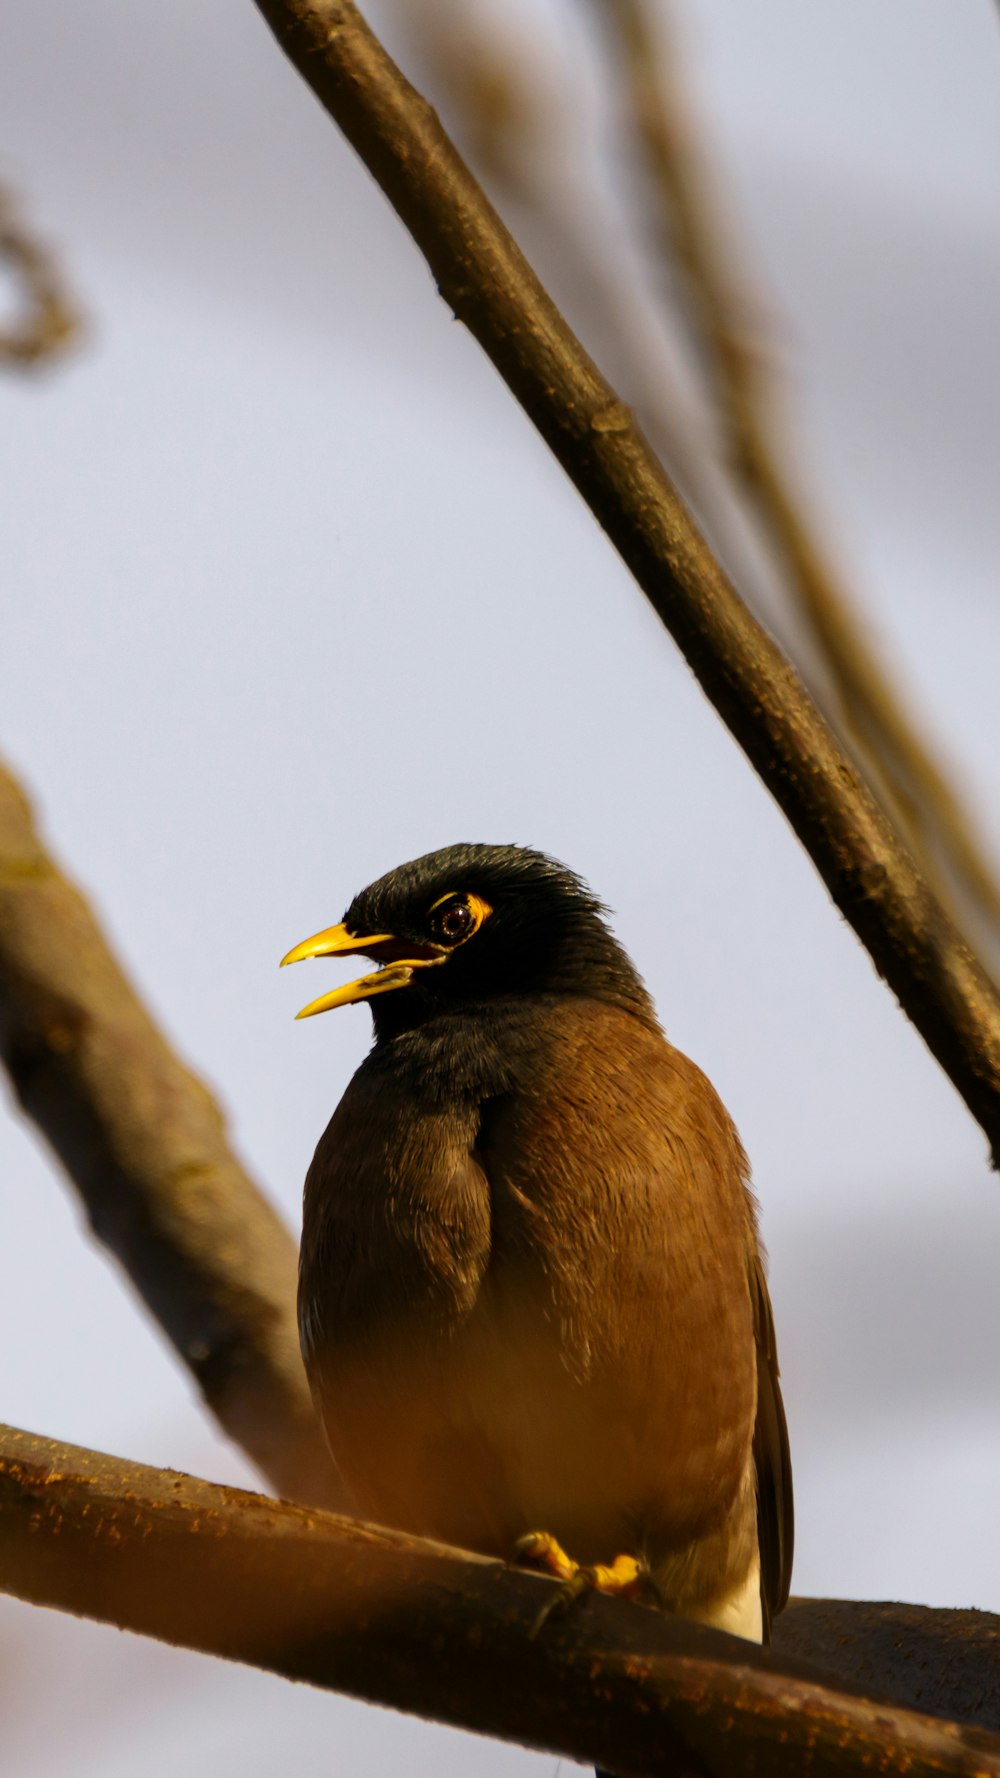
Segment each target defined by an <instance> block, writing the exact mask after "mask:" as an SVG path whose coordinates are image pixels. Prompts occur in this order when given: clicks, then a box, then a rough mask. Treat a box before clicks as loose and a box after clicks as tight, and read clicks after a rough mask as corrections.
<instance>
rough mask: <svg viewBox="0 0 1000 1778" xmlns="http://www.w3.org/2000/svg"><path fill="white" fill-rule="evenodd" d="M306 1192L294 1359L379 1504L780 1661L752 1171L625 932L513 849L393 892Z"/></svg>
mask: <svg viewBox="0 0 1000 1778" xmlns="http://www.w3.org/2000/svg"><path fill="white" fill-rule="evenodd" d="M354 955H361V956H364V957H369V958H371V959H373V960H374V961H375V962H376V963H377V964H378V965H379V967H378V968H377V970H375V971H374V972H372V973H370V974H366V975H363V976H362V977H361V978H360V979H359V980H357V981H352V982H350V983H349V984H347V985H346V986H343V987H339V988H334V989H333V990H332V991H331V992H330V993H327V994H324V995H322V996H321V997H320V998H319V999H318V1000H314V1001H313V1002H312V1003H311V1004H310V1005H309V1006H307V1007H304V1008H303V1011H302V1012H301V1013H300V1014H299V1017H300V1018H304V1017H307V1016H310V1015H312V1014H314V1013H319V1012H325V1011H326V1010H327V1009H329V1008H331V1007H336V1006H348V1005H351V1004H352V1003H353V1002H355V1001H361V1000H366V1001H368V1002H370V1005H371V1012H372V1018H373V1020H374V1027H375V1042H374V1047H373V1049H372V1051H371V1053H370V1054H369V1056H368V1058H367V1060H366V1061H364V1062H363V1063H362V1065H361V1067H360V1068H359V1069H358V1071H357V1073H356V1074H355V1076H354V1078H353V1080H352V1081H351V1083H350V1085H349V1087H348V1088H347V1091H346V1093H345V1094H344V1097H343V1099H342V1100H341V1102H340V1104H339V1106H338V1107H337V1109H336V1111H335V1112H334V1115H333V1117H332V1119H331V1121H330V1123H329V1125H328V1127H327V1129H326V1131H325V1133H324V1135H323V1136H322V1137H321V1139H320V1142H319V1146H318V1148H317V1150H316V1155H315V1158H314V1160H313V1163H312V1166H311V1167H310V1169H309V1174H308V1177H307V1180H306V1187H305V1206H304V1217H303V1231H302V1253H301V1265H300V1279H299V1324H300V1331H301V1337H302V1350H303V1354H304V1357H305V1363H306V1368H307V1370H308V1373H309V1377H310V1381H311V1384H312V1388H313V1393H314V1396H315V1399H316V1402H317V1405H318V1408H319V1412H320V1414H321V1416H322V1419H323V1423H324V1426H325V1428H326V1433H327V1438H328V1440H329V1444H330V1448H331V1451H332V1453H333V1456H334V1459H335V1461H336V1463H337V1465H338V1468H339V1469H340V1470H341V1472H342V1474H343V1476H344V1478H345V1480H346V1481H347V1483H348V1485H349V1487H350V1488H351V1490H352V1492H353V1494H354V1496H355V1499H356V1501H357V1504H358V1507H359V1509H360V1510H361V1511H362V1512H363V1513H364V1514H365V1515H366V1516H368V1517H370V1518H373V1519H376V1520H379V1521H381V1522H382V1523H384V1524H388V1525H394V1526H398V1527H400V1528H402V1529H408V1530H411V1531H414V1532H419V1533H423V1534H426V1535H429V1536H433V1537H436V1538H439V1539H442V1540H444V1541H446V1542H449V1543H453V1544H459V1545H462V1546H464V1547H466V1548H469V1549H473V1550H478V1551H481V1552H483V1553H486V1554H494V1555H497V1556H501V1557H506V1558H511V1557H512V1556H519V1557H520V1558H521V1559H526V1560H528V1561H532V1562H534V1563H537V1564H540V1565H541V1566H544V1567H547V1568H549V1569H550V1570H551V1571H552V1572H553V1573H556V1574H558V1575H560V1576H561V1577H562V1578H563V1580H564V1581H566V1582H567V1583H568V1584H569V1587H570V1589H571V1590H572V1589H574V1588H578V1587H582V1586H583V1585H596V1586H599V1587H601V1588H603V1589H605V1590H608V1591H623V1592H635V1591H638V1590H641V1589H643V1588H645V1589H646V1590H647V1592H649V1593H650V1594H651V1595H652V1596H653V1597H655V1598H656V1599H657V1600H658V1601H659V1602H660V1603H661V1604H662V1605H663V1606H664V1607H665V1608H666V1609H668V1610H670V1611H674V1612H678V1613H680V1614H682V1615H683V1616H686V1617H690V1618H694V1619H698V1620H700V1621H701V1622H703V1623H708V1624H714V1625H717V1626H719V1627H720V1628H723V1629H727V1630H730V1631H732V1632H734V1633H735V1634H737V1635H741V1636H746V1637H751V1638H754V1639H757V1640H760V1639H761V1638H762V1637H765V1638H766V1636H767V1633H768V1626H769V1622H770V1618H771V1616H772V1615H773V1614H774V1613H775V1612H777V1611H779V1610H780V1609H781V1607H782V1605H783V1604H784V1603H785V1600H786V1599H787V1596H788V1581H789V1570H790V1565H791V1552H792V1494H791V1473H790V1467H789V1456H788V1440H787V1433H786V1430H785V1419H784V1413H783V1410H782V1404H781V1395H780V1392H779V1387H778V1365H777V1357H776V1352H775V1343H774V1332H773V1327H772V1321H771V1308H770V1303H769V1300H768V1294H767V1287H766V1284H765V1281H764V1271H763V1265H762V1260H761V1252H760V1247H759V1244H758V1240H757V1228H756V1212H755V1205H754V1200H753V1197H752V1195H751V1192H750V1188H749V1183H748V1171H747V1163H746V1159H745V1156H744V1154H743V1150H742V1148H741V1146H740V1142H739V1138H738V1137H737V1134H736V1131H735V1129H734V1128H733V1125H732V1123H731V1121H730V1119H729V1117H728V1115H727V1113H726V1111H725V1109H724V1107H723V1105H722V1104H721V1102H720V1100H719V1098H718V1096H717V1095H716V1093H715V1091H714V1089H713V1088H712V1086H711V1084H710V1083H709V1081H708V1080H707V1079H706V1078H705V1076H704V1075H703V1074H702V1073H701V1072H700V1070H699V1069H698V1068H696V1067H695V1065H694V1063H693V1062H690V1061H689V1060H688V1059H687V1057H686V1056H684V1055H682V1054H681V1053H680V1052H679V1051H678V1050H676V1049H674V1048H672V1046H671V1045H670V1044H669V1043H668V1042H667V1041H666V1039H665V1038H664V1036H663V1033H662V1031H661V1029H660V1026H659V1024H658V1023H657V1020H656V1015H655V1013H654V1011H653V1006H652V1003H651V1001H650V998H649V995H648V994H647V992H646V989H645V988H644V986H643V983H642V981H641V979H640V977H639V975H638V974H637V972H636V970H635V968H634V967H633V965H632V963H631V962H630V960H629V958H628V956H627V955H626V953H625V951H624V950H623V949H622V947H621V945H620V944H619V943H618V941H617V940H616V939H615V938H614V936H613V935H612V933H611V932H610V931H609V929H608V927H607V925H606V924H605V920H604V910H603V909H602V907H601V905H600V903H599V902H597V901H596V900H595V899H594V898H593V896H592V895H591V894H590V893H589V892H588V890H587V889H586V887H585V886H584V884H583V883H582V882H581V881H580V879H579V878H578V877H576V876H575V875H574V874H573V873H572V872H571V871H569V870H567V869H566V868H564V867H563V866H562V865H560V864H557V863H555V862H553V860H551V859H549V858H546V857H544V856H543V855H542V854H541V853H538V852H533V851H528V850H524V849H521V848H519V847H515V846H472V845H468V846H452V847H449V848H447V849H445V850H443V851H440V852H432V853H430V854H428V855H427V856H426V857H424V858H418V859H416V860H415V861H414V862H412V863H410V864H405V865H402V866H401V867H400V868H399V869H398V870H394V871H390V873H389V874H388V875H387V876H385V877H382V878H381V879H380V880H379V881H378V882H376V883H373V884H372V885H371V887H370V888H368V889H365V890H364V891H363V892H362V893H361V894H360V895H358V896H357V897H356V898H355V900H354V901H353V902H352V903H351V906H350V907H349V908H348V910H347V913H346V915H345V917H344V921H343V923H342V924H341V925H339V926H333V927H330V928H329V929H327V930H326V931H324V932H320V933H317V935H316V936H315V937H314V938H310V939H306V940H305V942H304V943H303V944H300V945H297V946H296V947H295V949H294V950H292V951H290V952H289V954H288V956H287V957H286V958H285V959H284V961H285V962H286V963H293V962H299V961H301V960H302V959H304V958H307V957H330V956H335V957H336V956H339V957H349V956H354Z"/></svg>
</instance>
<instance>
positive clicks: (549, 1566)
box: [514, 1531, 649, 1640]
mask: <svg viewBox="0 0 1000 1778" xmlns="http://www.w3.org/2000/svg"><path fill="white" fill-rule="evenodd" d="M514 1559H515V1561H519V1562H524V1563H527V1564H529V1565H530V1566H531V1567H533V1568H544V1569H545V1570H546V1571H547V1572H548V1573H549V1574H551V1575H553V1576H554V1577H555V1579H556V1580H559V1581H562V1586H561V1587H560V1588H559V1589H558V1591H557V1592H555V1593H553V1595H552V1597H551V1598H550V1599H547V1600H546V1601H545V1604H544V1605H543V1606H542V1609H541V1611H540V1612H539V1613H538V1616H537V1617H536V1619H535V1621H534V1623H533V1624H532V1626H531V1630H530V1631H529V1635H530V1637H531V1638H532V1640H533V1639H534V1638H535V1637H536V1636H537V1635H538V1632H539V1630H540V1629H541V1628H542V1625H543V1624H544V1623H545V1622H546V1620H547V1619H548V1618H549V1617H551V1615H552V1613H553V1612H554V1611H565V1609H566V1607H567V1606H568V1605H571V1604H572V1602H573V1600H574V1599H579V1598H580V1595H581V1594H582V1593H591V1592H593V1593H611V1594H618V1595H620V1596H621V1597H622V1598H625V1599H634V1598H635V1597H636V1596H637V1595H638V1594H639V1593H641V1592H642V1591H643V1589H644V1587H645V1586H646V1585H647V1584H648V1581H649V1570H648V1569H647V1567H646V1565H645V1563H643V1562H640V1561H639V1560H638V1559H637V1558H636V1557H635V1556H616V1557H615V1559H614V1561H613V1562H611V1563H610V1564H609V1563H604V1562H592V1563H580V1562H574V1560H573V1558H572V1556H567V1554H566V1551H565V1550H564V1549H563V1547H562V1544H561V1543H559V1541H558V1539H557V1538H555V1537H553V1536H552V1533H551V1532H550V1531H529V1532H527V1533H526V1535H525V1536H524V1537H519V1538H518V1540H517V1542H516V1544H515V1545H514Z"/></svg>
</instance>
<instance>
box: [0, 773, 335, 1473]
mask: <svg viewBox="0 0 1000 1778" xmlns="http://www.w3.org/2000/svg"><path fill="white" fill-rule="evenodd" d="M0 1057H2V1060H3V1062H4V1064H5V1066H6V1068H7V1071H8V1073H9V1075H10V1079H11V1081H12V1083H13V1086H14V1090H15V1092H16V1093H17V1096H18V1098H19V1100H20V1102H21V1105H22V1107H23V1109H24V1110H25V1112H26V1113H27V1114H28V1116H29V1117H30V1118H32V1119H33V1121H34V1122H35V1124H37V1126H38V1128H39V1129H40V1130H41V1132H42V1134H43V1135H44V1136H45V1137H46V1139H47V1140H48V1142H49V1143H50V1144H51V1146H52V1147H53V1148H54V1149H55V1151H56V1153H57V1155H58V1156H59V1159H60V1160H61V1161H62V1163H63V1166H64V1167H65V1169H66V1171H67V1173H68V1174H69V1176H70V1178H71V1179H72V1180H73V1183H74V1184H75V1186H76V1188H77V1190H78V1192H79V1193H80V1196H81V1198H82V1200H83V1203H84V1205H85V1206H86V1209H87V1213H88V1215H89V1217H90V1221H91V1225H92V1227H93V1229H94V1232H95V1234H96V1235H97V1236H98V1238H99V1239H100V1240H101V1241H103V1242H104V1244H105V1246H106V1247H108V1248H110V1250H111V1252H112V1253H113V1254H114V1255H115V1257H116V1258H117V1259H118V1260H119V1261H120V1262H121V1264H122V1265H123V1266H124V1267H125V1269H126V1271H127V1272H128V1273H129V1275H130V1277H131V1279H132V1281H133V1283H134V1284H135V1285H136V1288H137V1289H138V1290H139V1292H140V1294H141V1295H142V1296H143V1298H144V1299H145V1302H146V1304H147V1306H148V1307H149V1308H150V1309H151V1310H152V1312H153V1314H154V1315H155V1316H156V1318H157V1320H158V1321H159V1323H160V1325H161V1327H162V1328H163V1329H164V1331H165V1333H166V1334H167V1336H168V1337H169V1339H170V1340H171V1341H172V1343H173V1345H174V1346H175V1348H176V1350H177V1351H178V1353H179V1354H180V1356H181V1358H183V1360H184V1362H185V1364H187V1366H188V1368H189V1369H190V1370H191V1371H192V1372H193V1374H194V1376H195V1378H196V1379H197V1382H198V1384H199V1386H200V1388H201V1391H202V1393H203V1395H204V1397H205V1400H206V1401H207V1403H208V1405H209V1407H210V1408H211V1409H212V1411H213V1413H214V1414H215V1415H216V1417H217V1419H218V1420H219V1421H220V1422H221V1424H222V1426H223V1427H224V1428H225V1430H226V1432H228V1433H229V1435H230V1437H231V1438H234V1439H235V1440H236V1441H237V1443H239V1444H240V1445H242V1446H243V1448H244V1450H245V1451H246V1452H247V1453H248V1455H249V1456H250V1457H251V1458H252V1460H253V1461H254V1462H255V1463H256V1464H257V1465H258V1467H259V1468H260V1470H261V1472H262V1473H263V1474H264V1475H265V1476H266V1477H267V1478H268V1480H269V1481H270V1482H271V1483H272V1485H273V1486H274V1487H275V1488H277V1489H279V1490H281V1491H282V1492H284V1493H287V1494H290V1495H292V1496H294V1497H295V1498H297V1499H300V1500H309V1501H322V1502H324V1503H325V1504H341V1503H342V1500H341V1497H340V1496H338V1494H337V1492H336V1477H335V1472H334V1470H333V1466H332V1463H331V1461H330V1459H329V1457H328V1456H327V1454H326V1451H325V1449H324V1447H323V1444H322V1441H321V1437H320V1434H319V1430H318V1427H317V1423H316V1419H315V1415H314V1413H313V1409H312V1403H311V1401H310V1398H309V1390H308V1387H307V1384H306V1379H305V1373H304V1371H303V1368H302V1363H301V1359H300V1357H299V1347H298V1335H297V1331H296V1326H295V1276H296V1251H295V1243H294V1242H293V1240H292V1238H291V1236H290V1235H289V1233H288V1231H287V1230H286V1229H285V1227H284V1225H283V1224H282V1223H281V1221H280V1219H279V1218H278V1216H277V1215H276V1213H275V1212H274V1210H272V1208H271V1206H270V1205H269V1204H268V1203H267V1202H266V1200H265V1199H264V1198H263V1197H262V1196H261V1194H260V1193H259V1192H258V1190H257V1188H256V1187H255V1186H254V1185H253V1183H252V1182H251V1180H250V1179H249V1178H248V1177H247V1175H246V1173H245V1172H244V1171H243V1168H242V1167H241V1166H240V1164H239V1162H238V1161H237V1160H236V1158H235V1156H234V1155H233V1153H232V1151H231V1150H230V1148H229V1147H228V1144H227V1142H226V1136H225V1129H224V1125H223V1119H222V1114H221V1112H220V1111H219V1108H218V1106H217V1105H216V1103H215V1101H214V1100H213V1098H212V1097H211V1095H210V1093H209V1092H208V1091H207V1089H206V1088H205V1087H204V1086H203V1085H202V1083H201V1082H200V1081H199V1080H197V1079H196V1078H195V1076H194V1075H193V1074H190V1073H189V1072H188V1071H187V1069H186V1068H185V1067H184V1066H183V1065H182V1063H181V1062H180V1061H178V1059H177V1057H176V1056H175V1055H174V1054H173V1052H172V1051H171V1050H170V1048H169V1047H168V1045H167V1043H166V1041H165V1039H164V1038H163V1037H162V1036H161V1034H160V1032H159V1031H158V1030H157V1028H156V1026H155V1025H154V1023H153V1021H152V1019H151V1018H150V1015H149V1013H148V1012H147V1011H146V1009H145V1007H144V1006H143V1005H142V1003H141V1002H140V1000H139V999H138V998H137V996H136V994H135V992H134V990H133V988H132V987H131V985H130V983H129V982H128V980H127V979H126V977H125V975H124V974H123V972H122V970H121V968H120V967H119V965H118V963H117V962H116V961H115V958H114V956H113V955H112V953H111V951H110V949H109V947H108V944H107V941H106V940H105V938H104V936H103V934H102V933H101V931H100V928H99V927H98V925H97V922H96V920H95V918H94V915H93V914H92V913H91V911H90V909H89V908H88V906H87V904H86V902H85V901H84V899H83V897H82V896H81V895H80V893H79V892H78V891H77V890H76V889H75V888H74V887H73V886H72V884H70V883H69V882H68V881H67V880H66V878H65V877H64V876H63V875H62V873H61V872H60V870H59V869H58V866H57V865H56V864H55V863H54V862H53V860H52V859H51V858H50V857H49V855H48V853H47V852H46V851H45V848H44V846H43V845H42V842H41V840H40V839H39V837H38V834H37V832H36V831H35V828H34V825H33V823H32V819H31V811H30V808H29V806H28V803H27V800H26V798H25V796H24V794H23V792H22V791H21V790H20V788H19V786H18V785H17V784H16V782H15V780H14V779H13V778H12V777H11V776H10V774H9V773H7V772H6V771H4V770H3V769H2V767H0Z"/></svg>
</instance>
